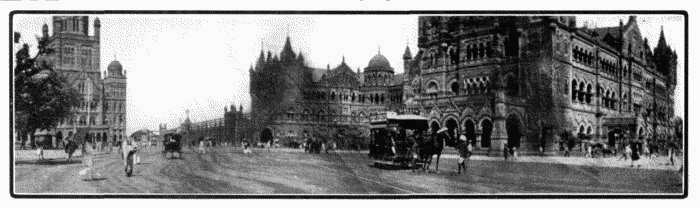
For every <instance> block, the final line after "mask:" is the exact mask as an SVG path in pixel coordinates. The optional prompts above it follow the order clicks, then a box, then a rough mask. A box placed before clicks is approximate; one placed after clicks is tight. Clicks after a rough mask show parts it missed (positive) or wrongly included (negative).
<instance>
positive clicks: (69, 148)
mask: <svg viewBox="0 0 700 208" xmlns="http://www.w3.org/2000/svg"><path fill="white" fill-rule="evenodd" d="M64 143H65V146H64V148H65V151H66V154H67V155H68V158H66V161H68V162H70V159H71V158H72V157H73V153H75V151H76V150H78V143H77V142H75V141H73V140H72V138H71V139H68V140H66V141H65V142H64Z"/></svg>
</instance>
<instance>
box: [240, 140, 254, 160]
mask: <svg viewBox="0 0 700 208" xmlns="http://www.w3.org/2000/svg"><path fill="white" fill-rule="evenodd" d="M242 146H243V155H246V156H250V153H252V151H251V150H250V143H248V140H245V139H243V144H242Z"/></svg>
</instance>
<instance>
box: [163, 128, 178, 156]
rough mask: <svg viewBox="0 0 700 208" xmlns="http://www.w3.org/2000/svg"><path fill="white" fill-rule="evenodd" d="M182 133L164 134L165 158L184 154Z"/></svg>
mask: <svg viewBox="0 0 700 208" xmlns="http://www.w3.org/2000/svg"><path fill="white" fill-rule="evenodd" d="M181 141H182V135H180V134H178V133H167V134H165V135H163V156H164V157H165V159H169V158H180V156H181V155H182V145H181V144H180V142H181Z"/></svg>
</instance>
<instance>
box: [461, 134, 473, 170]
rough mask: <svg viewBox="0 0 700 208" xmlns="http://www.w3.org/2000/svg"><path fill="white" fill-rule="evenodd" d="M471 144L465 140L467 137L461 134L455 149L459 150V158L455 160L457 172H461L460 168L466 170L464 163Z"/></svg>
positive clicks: (468, 155)
mask: <svg viewBox="0 0 700 208" xmlns="http://www.w3.org/2000/svg"><path fill="white" fill-rule="evenodd" d="M471 148H472V147H471V144H470V143H469V142H467V137H465V136H464V135H461V136H460V137H459V144H457V150H458V151H459V160H458V161H457V174H462V169H464V172H467V165H466V164H465V163H466V162H467V161H468V160H469V157H470V156H471Z"/></svg>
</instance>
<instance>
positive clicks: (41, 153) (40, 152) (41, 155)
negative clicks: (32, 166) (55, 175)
mask: <svg viewBox="0 0 700 208" xmlns="http://www.w3.org/2000/svg"><path fill="white" fill-rule="evenodd" d="M44 141H45V139H44V140H42V141H39V142H37V144H38V146H37V148H36V154H37V155H39V160H44V159H45V158H44Z"/></svg>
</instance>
